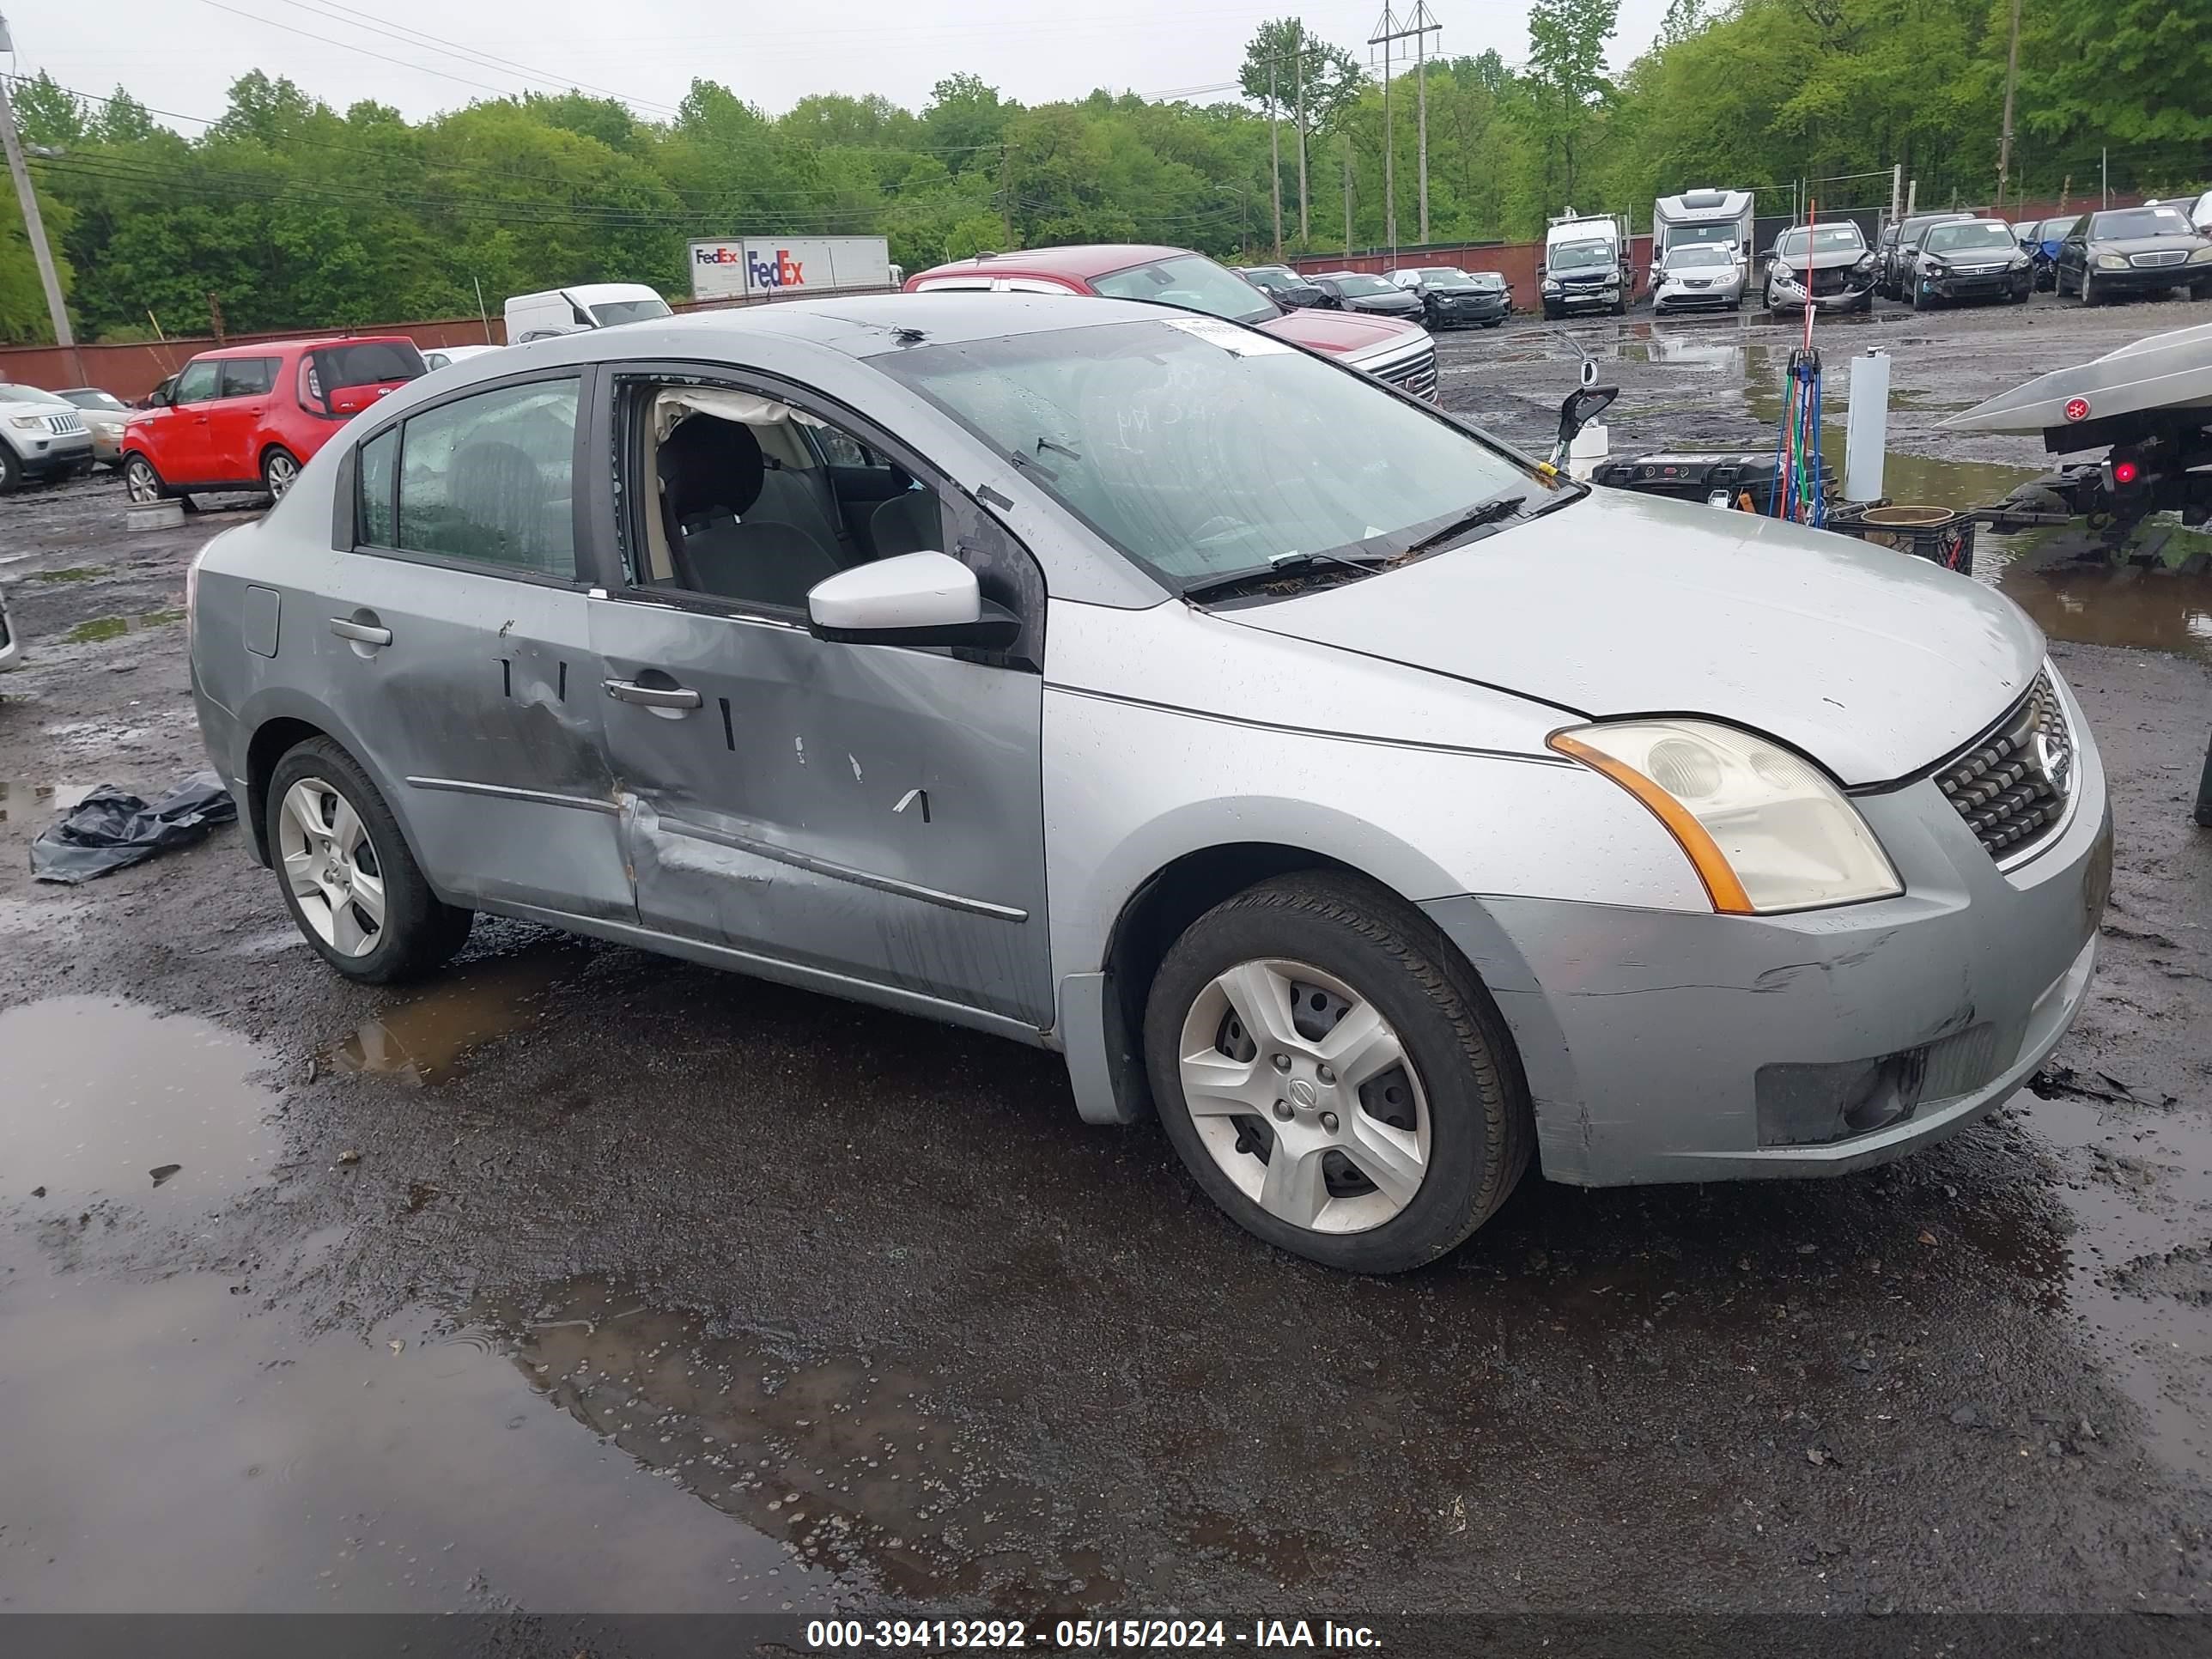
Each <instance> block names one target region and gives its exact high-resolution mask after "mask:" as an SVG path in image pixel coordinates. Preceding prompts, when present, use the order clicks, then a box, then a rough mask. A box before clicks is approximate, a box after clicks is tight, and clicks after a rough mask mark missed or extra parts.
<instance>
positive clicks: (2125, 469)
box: [2112, 461, 2142, 484]
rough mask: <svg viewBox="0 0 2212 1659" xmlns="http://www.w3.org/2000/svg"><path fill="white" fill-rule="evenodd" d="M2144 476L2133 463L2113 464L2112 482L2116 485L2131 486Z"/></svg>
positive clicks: (2115, 462) (2118, 462)
mask: <svg viewBox="0 0 2212 1659" xmlns="http://www.w3.org/2000/svg"><path fill="white" fill-rule="evenodd" d="M2139 477H2142V472H2141V471H2139V470H2138V469H2137V468H2136V464H2135V463H2134V462H2133V461H2114V462H2113V463H2112V482H2113V483H2118V484H2131V483H2134V482H2135V481H2136V479H2137V478H2139Z"/></svg>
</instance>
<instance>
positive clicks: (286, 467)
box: [261, 445, 300, 501]
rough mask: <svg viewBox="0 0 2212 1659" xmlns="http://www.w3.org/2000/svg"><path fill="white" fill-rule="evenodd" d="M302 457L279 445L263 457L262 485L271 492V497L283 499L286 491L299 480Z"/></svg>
mask: <svg viewBox="0 0 2212 1659" xmlns="http://www.w3.org/2000/svg"><path fill="white" fill-rule="evenodd" d="M299 477H300V459H299V457H298V456H296V455H295V454H293V453H292V452H291V451H290V450H289V449H286V448H284V447H283V446H281V445H280V446H278V447H276V448H274V449H272V450H270V452H269V453H267V454H266V455H264V456H263V457H262V458H261V486H262V488H263V489H266V490H267V491H268V492H269V499H270V500H271V501H283V499H284V495H285V492H286V491H287V490H289V489H291V488H292V486H293V485H294V484H295V483H297V482H298V481H299Z"/></svg>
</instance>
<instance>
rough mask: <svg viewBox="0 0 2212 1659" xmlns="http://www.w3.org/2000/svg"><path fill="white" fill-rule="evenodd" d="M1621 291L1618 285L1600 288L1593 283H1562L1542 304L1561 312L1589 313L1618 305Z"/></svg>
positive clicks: (1546, 296) (1545, 297)
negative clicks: (1556, 291)
mask: <svg viewBox="0 0 2212 1659" xmlns="http://www.w3.org/2000/svg"><path fill="white" fill-rule="evenodd" d="M1621 293H1622V289H1621V288H1620V284H1619V283H1614V284H1613V285H1612V286H1610V287H1602V286H1600V285H1599V284H1597V283H1578V284H1568V283H1562V284H1561V285H1560V287H1559V292H1558V293H1556V294H1547V295H1545V296H1544V303H1545V304H1546V305H1547V306H1553V307H1557V308H1558V309H1559V310H1561V311H1589V310H1594V309H1596V308H1598V307H1605V306H1617V305H1619V304H1620V296H1621Z"/></svg>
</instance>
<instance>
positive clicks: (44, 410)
mask: <svg viewBox="0 0 2212 1659" xmlns="http://www.w3.org/2000/svg"><path fill="white" fill-rule="evenodd" d="M16 415H74V416H77V418H78V419H79V420H82V419H83V417H84V411H83V410H80V409H76V408H74V407H72V406H71V405H70V404H34V403H29V402H26V401H21V400H18V399H15V398H0V418H4V417H7V416H16Z"/></svg>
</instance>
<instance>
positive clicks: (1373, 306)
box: [1344, 289, 1421, 317]
mask: <svg viewBox="0 0 2212 1659" xmlns="http://www.w3.org/2000/svg"><path fill="white" fill-rule="evenodd" d="M1344 303H1345V307H1346V309H1347V310H1351V311H1364V312H1370V313H1381V314H1382V315H1384V316H1389V317H1410V316H1412V315H1413V313H1415V312H1417V311H1419V309H1420V308H1421V301H1420V299H1419V296H1418V295H1412V294H1408V293H1407V292H1406V291H1405V290H1404V289H1400V290H1399V291H1398V292H1397V293H1395V294H1355V295H1352V298H1350V299H1349V300H1346V301H1345V302H1344Z"/></svg>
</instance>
